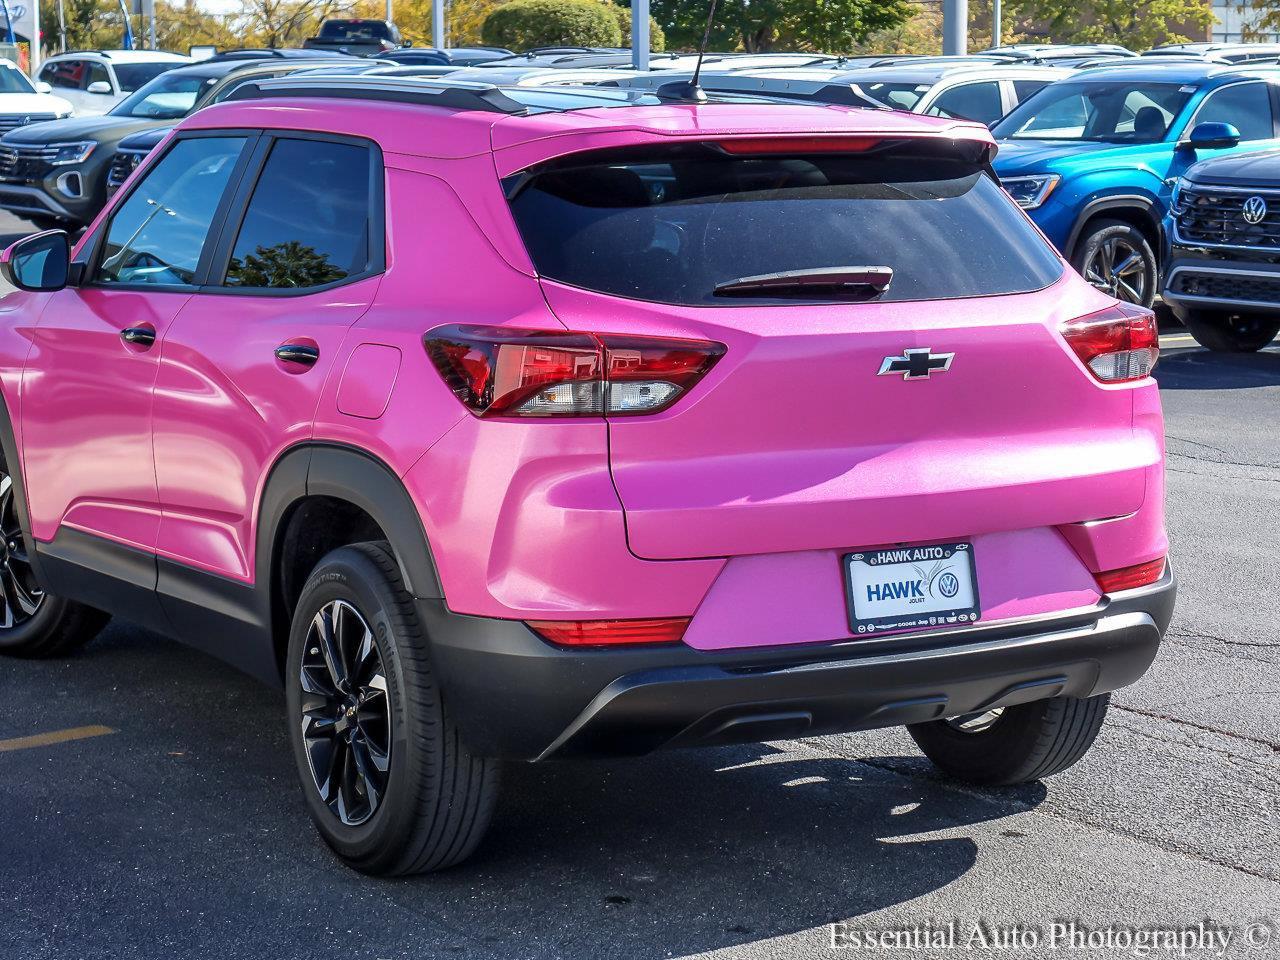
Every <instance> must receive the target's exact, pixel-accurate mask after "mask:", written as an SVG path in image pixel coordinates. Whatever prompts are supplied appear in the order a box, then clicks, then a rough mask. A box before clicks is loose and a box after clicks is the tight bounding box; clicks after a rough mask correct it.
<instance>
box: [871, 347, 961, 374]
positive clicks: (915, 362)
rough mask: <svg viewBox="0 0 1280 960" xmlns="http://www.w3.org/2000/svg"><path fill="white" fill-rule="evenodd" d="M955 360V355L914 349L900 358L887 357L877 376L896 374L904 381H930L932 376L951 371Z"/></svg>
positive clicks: (918, 348)
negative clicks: (952, 362)
mask: <svg viewBox="0 0 1280 960" xmlns="http://www.w3.org/2000/svg"><path fill="white" fill-rule="evenodd" d="M953 359H955V354H954V353H934V352H932V351H931V350H930V349H929V348H928V347H913V348H912V349H910V350H903V351H902V356H900V357H885V358H884V361H883V362H882V363H881V364H880V373H879V374H877V376H881V377H883V376H884V375H885V374H887V373H896V374H900V375H901V377H902V379H903V380H928V379H929V376H930V374H934V373H946V372H947V371H948V370H950V369H951V361H952V360H953Z"/></svg>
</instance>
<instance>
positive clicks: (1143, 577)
mask: <svg viewBox="0 0 1280 960" xmlns="http://www.w3.org/2000/svg"><path fill="white" fill-rule="evenodd" d="M1164 561H1165V558H1164V557H1160V558H1159V559H1158V560H1148V561H1147V562H1146V563H1137V564H1134V565H1133V566H1132V567H1121V568H1120V569H1119V570H1107V571H1105V572H1103V573H1095V574H1094V575H1093V579H1094V580H1096V581H1098V586H1099V588H1101V590H1102V592H1103V593H1118V592H1119V591H1121V590H1133V589H1135V588H1137V587H1146V586H1150V585H1151V584H1153V583H1156V582H1157V581H1159V579H1160V578H1161V577H1163V576H1164Z"/></svg>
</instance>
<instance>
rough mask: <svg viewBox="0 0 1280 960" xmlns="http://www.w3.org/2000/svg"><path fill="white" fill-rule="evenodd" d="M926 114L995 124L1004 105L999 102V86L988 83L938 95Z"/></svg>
mask: <svg viewBox="0 0 1280 960" xmlns="http://www.w3.org/2000/svg"><path fill="white" fill-rule="evenodd" d="M926 113H928V114H929V115H930V116H933V117H955V118H956V119H958V120H977V121H978V122H979V123H995V121H997V120H999V119H1000V118H1001V117H1002V116H1003V115H1004V105H1003V104H1002V103H1001V102H1000V84H999V83H998V82H995V81H989V82H984V83H966V84H964V85H963V86H959V87H952V88H951V89H950V90H947V91H944V92H943V93H942V94H940V95H939V96H938V99H937V100H935V101H933V103H932V104H931V105H930V107H929V109H928V110H927V111H926Z"/></svg>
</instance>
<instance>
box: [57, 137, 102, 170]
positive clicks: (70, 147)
mask: <svg viewBox="0 0 1280 960" xmlns="http://www.w3.org/2000/svg"><path fill="white" fill-rule="evenodd" d="M50 146H52V147H53V156H52V157H51V158H50V160H49V162H50V163H52V164H54V165H55V166H61V165H62V164H64V163H83V162H84V161H85V160H88V159H89V154H91V153H93V148H94V147H96V146H97V144H96V143H94V142H93V141H92V140H86V141H84V142H83V143H54V144H50Z"/></svg>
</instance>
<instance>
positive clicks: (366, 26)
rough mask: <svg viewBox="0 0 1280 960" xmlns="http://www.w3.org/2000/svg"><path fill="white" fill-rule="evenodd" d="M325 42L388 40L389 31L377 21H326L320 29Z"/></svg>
mask: <svg viewBox="0 0 1280 960" xmlns="http://www.w3.org/2000/svg"><path fill="white" fill-rule="evenodd" d="M320 36H321V37H323V38H324V39H325V40H352V41H355V40H390V39H392V37H391V29H390V28H389V27H388V26H387V25H386V24H385V23H382V22H381V21H379V20H326V21H325V22H324V24H323V25H322V26H321V27H320Z"/></svg>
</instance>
